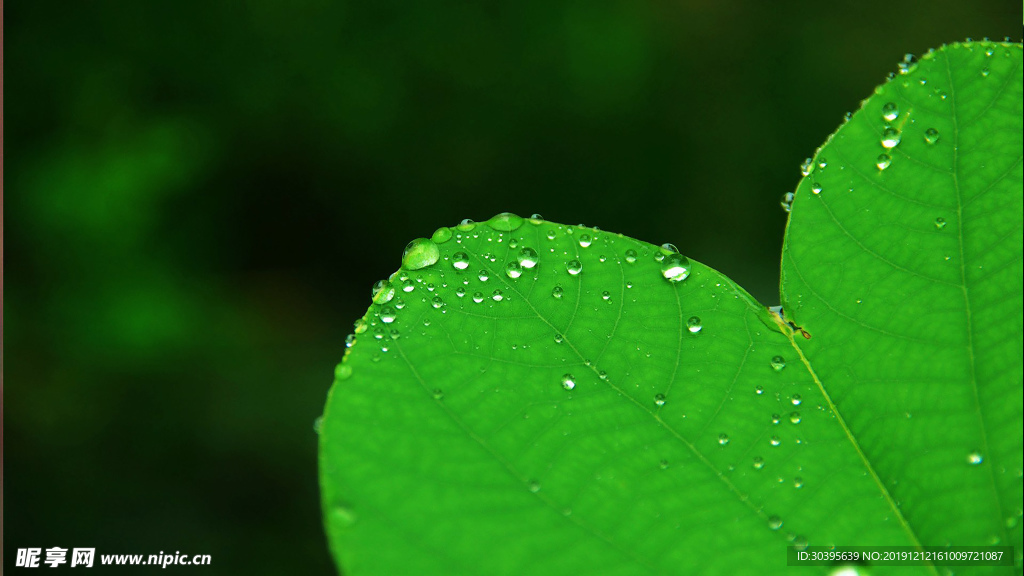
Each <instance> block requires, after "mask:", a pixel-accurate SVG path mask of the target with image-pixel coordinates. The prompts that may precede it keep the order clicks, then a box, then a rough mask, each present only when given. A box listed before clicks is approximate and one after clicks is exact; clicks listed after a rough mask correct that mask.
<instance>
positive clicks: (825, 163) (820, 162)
mask: <svg viewBox="0 0 1024 576" xmlns="http://www.w3.org/2000/svg"><path fill="white" fill-rule="evenodd" d="M826 166H828V160H826V159H824V158H818V168H820V169H822V170H824V169H825V167H826Z"/></svg>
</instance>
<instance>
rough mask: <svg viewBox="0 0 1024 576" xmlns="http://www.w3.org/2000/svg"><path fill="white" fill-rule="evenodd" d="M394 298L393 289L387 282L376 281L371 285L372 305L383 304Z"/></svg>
mask: <svg viewBox="0 0 1024 576" xmlns="http://www.w3.org/2000/svg"><path fill="white" fill-rule="evenodd" d="M394 297H395V287H394V286H392V285H391V282H388V281H387V280H378V281H377V283H376V284H374V285H373V291H372V299H373V303H374V304H385V303H387V302H390V301H391V299H392V298H394Z"/></svg>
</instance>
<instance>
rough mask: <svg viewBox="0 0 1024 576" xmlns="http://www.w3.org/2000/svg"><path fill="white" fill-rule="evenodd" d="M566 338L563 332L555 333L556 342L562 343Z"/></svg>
mask: <svg viewBox="0 0 1024 576" xmlns="http://www.w3.org/2000/svg"><path fill="white" fill-rule="evenodd" d="M564 340H565V337H564V336H562V335H561V334H555V344H561V343H562V342H563V341H564Z"/></svg>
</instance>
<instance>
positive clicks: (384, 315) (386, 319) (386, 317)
mask: <svg viewBox="0 0 1024 576" xmlns="http://www.w3.org/2000/svg"><path fill="white" fill-rule="evenodd" d="M395 317H396V312H395V309H394V308H392V307H391V306H385V307H383V308H381V309H380V321H381V322H383V323H385V324H391V323H392V322H394V321H395Z"/></svg>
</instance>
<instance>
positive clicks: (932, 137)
mask: <svg viewBox="0 0 1024 576" xmlns="http://www.w3.org/2000/svg"><path fill="white" fill-rule="evenodd" d="M924 141H925V142H927V143H928V144H935V143H936V142H938V141H939V131H938V130H936V129H935V128H929V129H927V130H925V131H924Z"/></svg>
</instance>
